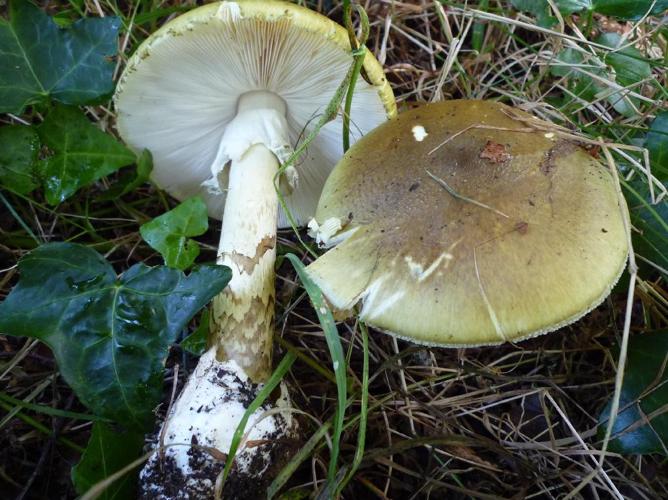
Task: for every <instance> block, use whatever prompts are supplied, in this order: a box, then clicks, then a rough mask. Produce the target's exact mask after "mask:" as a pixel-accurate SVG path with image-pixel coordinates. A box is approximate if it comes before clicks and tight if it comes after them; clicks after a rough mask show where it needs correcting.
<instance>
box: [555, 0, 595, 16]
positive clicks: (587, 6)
mask: <svg viewBox="0 0 668 500" xmlns="http://www.w3.org/2000/svg"><path fill="white" fill-rule="evenodd" d="M556 5H557V8H558V9H559V12H561V13H562V14H563V15H569V14H574V13H576V12H581V11H583V10H587V11H589V10H592V8H593V7H592V0H556Z"/></svg>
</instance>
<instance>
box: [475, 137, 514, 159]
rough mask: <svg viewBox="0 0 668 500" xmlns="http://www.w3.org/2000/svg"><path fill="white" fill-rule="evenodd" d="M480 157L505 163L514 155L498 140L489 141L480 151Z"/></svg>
mask: <svg viewBox="0 0 668 500" xmlns="http://www.w3.org/2000/svg"><path fill="white" fill-rule="evenodd" d="M480 158H482V159H483V160H490V161H491V162H492V163H503V162H504V161H508V160H510V159H511V158H512V155H511V154H510V153H509V152H508V151H507V149H506V146H504V145H503V144H499V143H498V142H493V141H487V144H485V147H484V148H483V149H482V151H481V152H480Z"/></svg>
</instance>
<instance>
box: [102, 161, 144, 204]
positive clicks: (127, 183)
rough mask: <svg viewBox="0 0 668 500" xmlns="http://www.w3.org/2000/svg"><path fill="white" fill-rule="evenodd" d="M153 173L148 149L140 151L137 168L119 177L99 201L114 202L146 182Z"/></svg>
mask: <svg viewBox="0 0 668 500" xmlns="http://www.w3.org/2000/svg"><path fill="white" fill-rule="evenodd" d="M152 171H153V156H152V155H151V152H150V151H149V150H148V149H145V150H144V151H142V153H141V154H140V155H139V157H138V158H137V168H136V169H135V171H134V172H129V173H124V174H122V175H121V177H120V179H118V180H117V181H116V182H115V183H114V185H113V186H111V188H109V189H108V190H107V191H105V192H104V194H102V195H101V196H100V198H99V199H100V200H114V199H116V198H118V197H120V196H123V195H126V194H128V193H131V192H132V191H134V190H135V189H137V188H138V187H139V186H141V185H142V184H144V183H145V182H147V181H148V179H149V177H150V176H151V172H152Z"/></svg>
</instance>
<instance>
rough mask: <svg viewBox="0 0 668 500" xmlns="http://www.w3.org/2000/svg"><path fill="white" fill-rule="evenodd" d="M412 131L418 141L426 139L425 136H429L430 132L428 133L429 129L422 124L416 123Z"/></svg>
mask: <svg viewBox="0 0 668 500" xmlns="http://www.w3.org/2000/svg"><path fill="white" fill-rule="evenodd" d="M411 132H413V137H415V140H416V141H417V142H422V141H424V138H425V137H427V136H428V135H429V134H428V133H427V130H426V129H425V128H424V127H423V126H422V125H415V126H414V127H413V128H412V129H411Z"/></svg>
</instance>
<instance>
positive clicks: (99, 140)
mask: <svg viewBox="0 0 668 500" xmlns="http://www.w3.org/2000/svg"><path fill="white" fill-rule="evenodd" d="M37 133H38V134H39V136H40V138H41V139H42V143H43V144H44V145H46V146H47V147H48V148H49V149H50V150H51V151H52V152H53V155H52V156H50V157H49V158H47V159H46V160H44V162H43V164H42V165H41V169H40V170H41V172H40V174H41V177H42V178H43V183H44V192H45V195H46V200H47V201H48V202H49V203H50V204H51V205H57V204H58V203H60V202H61V201H64V200H65V199H67V198H68V197H70V196H71V195H73V194H74V193H75V192H76V191H77V190H78V189H79V188H82V187H84V186H88V185H89V184H92V183H93V182H95V181H96V180H98V179H100V178H102V177H104V176H105V175H109V174H111V173H112V172H115V171H116V170H118V169H119V168H121V167H124V166H126V165H130V164H132V163H134V161H135V155H134V153H133V152H132V151H130V150H129V149H127V148H126V147H125V146H123V145H122V144H120V143H119V142H118V141H116V139H114V138H113V137H111V136H110V135H108V134H105V133H104V132H102V131H101V130H100V129H98V128H97V127H96V126H95V125H93V124H92V123H91V122H90V121H89V120H88V118H86V115H84V114H83V112H81V111H80V110H78V109H76V108H70V107H66V106H57V107H56V108H55V109H54V110H53V111H51V112H50V113H49V114H48V115H47V117H46V119H45V120H44V122H42V124H41V125H39V126H38V127H37Z"/></svg>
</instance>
